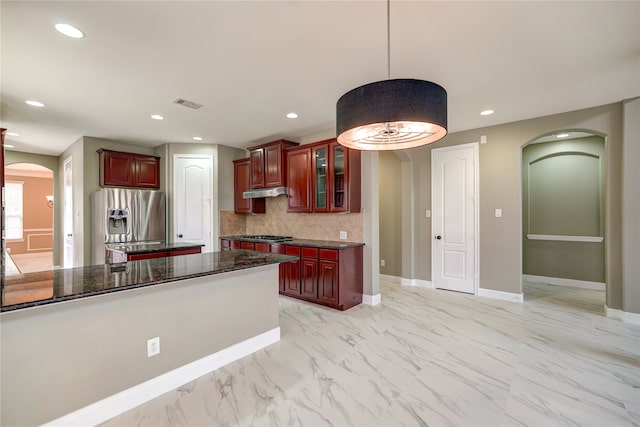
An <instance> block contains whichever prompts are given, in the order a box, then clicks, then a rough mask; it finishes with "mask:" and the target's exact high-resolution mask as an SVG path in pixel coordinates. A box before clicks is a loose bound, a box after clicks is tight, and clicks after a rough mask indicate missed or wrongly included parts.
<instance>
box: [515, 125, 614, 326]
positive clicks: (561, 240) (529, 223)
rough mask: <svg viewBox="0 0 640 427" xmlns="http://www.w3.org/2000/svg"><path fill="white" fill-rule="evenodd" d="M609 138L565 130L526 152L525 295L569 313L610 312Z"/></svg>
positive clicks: (535, 143) (534, 143)
mask: <svg viewBox="0 0 640 427" xmlns="http://www.w3.org/2000/svg"><path fill="white" fill-rule="evenodd" d="M605 166H606V146H605V139H604V137H603V136H600V135H596V134H593V133H590V132H587V131H572V130H563V131H555V132H553V133H550V134H546V135H543V136H541V137H539V138H536V139H535V140H532V141H530V142H529V143H527V144H525V145H524V146H523V148H522V291H523V294H524V298H525V301H526V300H527V299H536V300H540V299H544V300H546V302H548V303H549V304H553V305H562V306H564V307H565V308H566V309H567V310H578V311H589V312H594V313H597V314H603V312H604V306H605V301H606V294H605V292H606V285H605V277H606V271H605V196H606V194H605V191H606V186H605Z"/></svg>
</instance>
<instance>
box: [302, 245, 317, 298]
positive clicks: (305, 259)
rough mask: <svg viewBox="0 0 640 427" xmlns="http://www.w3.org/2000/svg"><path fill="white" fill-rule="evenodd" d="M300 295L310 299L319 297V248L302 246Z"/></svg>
mask: <svg viewBox="0 0 640 427" xmlns="http://www.w3.org/2000/svg"><path fill="white" fill-rule="evenodd" d="M300 295H301V296H302V297H304V298H309V299H315V298H317V297H318V249H316V248H305V247H303V248H302V259H301V260H300Z"/></svg>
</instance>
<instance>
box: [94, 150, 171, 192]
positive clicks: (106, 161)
mask: <svg viewBox="0 0 640 427" xmlns="http://www.w3.org/2000/svg"><path fill="white" fill-rule="evenodd" d="M98 154H99V155H100V186H101V187H133V188H151V189H157V188H160V158H159V157H155V156H148V155H144V154H136V153H125V152H121V151H113V150H105V149H103V148H101V149H99V150H98Z"/></svg>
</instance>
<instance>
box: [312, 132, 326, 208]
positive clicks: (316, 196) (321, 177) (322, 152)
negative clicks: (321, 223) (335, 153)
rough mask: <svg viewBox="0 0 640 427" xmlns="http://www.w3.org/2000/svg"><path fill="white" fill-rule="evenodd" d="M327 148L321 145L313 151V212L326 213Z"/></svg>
mask: <svg viewBox="0 0 640 427" xmlns="http://www.w3.org/2000/svg"><path fill="white" fill-rule="evenodd" d="M328 154H329V147H328V146H327V145H321V146H318V147H315V148H314V149H313V172H314V173H313V177H314V182H313V211H314V212H327V211H328V210H329V209H328V204H329V197H328V193H327V188H328V187H329V182H328V178H329V174H328V171H329V159H328Z"/></svg>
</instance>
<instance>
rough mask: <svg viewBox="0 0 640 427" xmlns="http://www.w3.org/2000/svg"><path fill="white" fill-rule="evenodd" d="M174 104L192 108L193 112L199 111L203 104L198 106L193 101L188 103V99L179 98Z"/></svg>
mask: <svg viewBox="0 0 640 427" xmlns="http://www.w3.org/2000/svg"><path fill="white" fill-rule="evenodd" d="M173 103H174V104H178V105H182V106H183V107H187V108H191V109H193V110H197V109H198V108H200V107H202V104H197V103H195V102H193V101H187V100H186V99H182V98H178V99H176V100H175V101H173Z"/></svg>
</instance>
